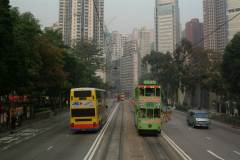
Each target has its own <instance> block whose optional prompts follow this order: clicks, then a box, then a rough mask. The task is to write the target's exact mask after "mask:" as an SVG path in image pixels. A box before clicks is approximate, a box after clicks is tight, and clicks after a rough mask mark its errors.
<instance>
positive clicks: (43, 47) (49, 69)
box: [35, 35, 66, 97]
mask: <svg viewBox="0 0 240 160" xmlns="http://www.w3.org/2000/svg"><path fill="white" fill-rule="evenodd" d="M38 52H39V54H40V57H41V61H42V63H41V66H40V70H39V76H38V78H37V80H36V81H37V83H35V84H36V87H37V90H38V91H40V93H42V94H43V95H44V96H46V95H47V96H50V97H57V96H59V94H60V93H61V91H62V90H63V89H64V84H65V81H66V73H65V72H64V70H63V67H64V63H63V50H62V49H60V48H57V47H55V46H54V45H53V44H52V43H51V41H50V40H49V39H48V38H47V36H46V35H43V36H42V37H41V38H40V39H39V50H38Z"/></svg>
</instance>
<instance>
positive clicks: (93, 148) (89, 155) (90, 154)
mask: <svg viewBox="0 0 240 160" xmlns="http://www.w3.org/2000/svg"><path fill="white" fill-rule="evenodd" d="M119 104H120V103H118V104H117V105H116V107H115V109H114V110H113V112H112V114H111V115H110V117H109V118H108V121H107V122H106V124H105V125H104V127H103V128H102V130H101V132H100V133H99V134H98V136H97V138H96V139H95V141H94V142H93V144H92V146H91V147H90V149H89V151H88V152H87V154H86V155H85V157H84V159H83V160H92V159H93V156H94V154H95V152H96V150H97V148H98V146H99V144H100V142H101V140H102V138H103V135H104V134H105V132H106V130H107V128H108V126H109V124H110V122H111V121H112V119H113V116H114V114H115V112H116V111H117V109H118V106H119Z"/></svg>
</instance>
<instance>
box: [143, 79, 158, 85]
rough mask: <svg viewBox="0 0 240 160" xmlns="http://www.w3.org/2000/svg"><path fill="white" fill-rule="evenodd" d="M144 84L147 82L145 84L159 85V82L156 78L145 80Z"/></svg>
mask: <svg viewBox="0 0 240 160" xmlns="http://www.w3.org/2000/svg"><path fill="white" fill-rule="evenodd" d="M143 84H145V85H157V82H156V81H154V80H145V81H144V82H143Z"/></svg>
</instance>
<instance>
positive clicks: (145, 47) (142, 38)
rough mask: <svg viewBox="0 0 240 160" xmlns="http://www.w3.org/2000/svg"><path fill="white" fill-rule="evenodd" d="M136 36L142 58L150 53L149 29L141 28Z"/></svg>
mask: <svg viewBox="0 0 240 160" xmlns="http://www.w3.org/2000/svg"><path fill="white" fill-rule="evenodd" d="M138 37H139V52H140V57H141V58H143V57H145V56H146V55H148V54H150V53H151V45H152V44H151V31H150V30H147V29H146V28H141V29H140V30H139V32H138Z"/></svg>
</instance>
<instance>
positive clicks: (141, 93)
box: [140, 88, 144, 96]
mask: <svg viewBox="0 0 240 160" xmlns="http://www.w3.org/2000/svg"><path fill="white" fill-rule="evenodd" d="M140 96H144V89H143V88H140Z"/></svg>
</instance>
